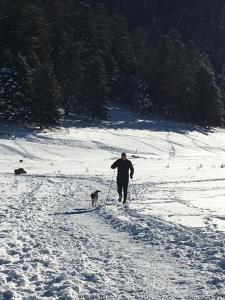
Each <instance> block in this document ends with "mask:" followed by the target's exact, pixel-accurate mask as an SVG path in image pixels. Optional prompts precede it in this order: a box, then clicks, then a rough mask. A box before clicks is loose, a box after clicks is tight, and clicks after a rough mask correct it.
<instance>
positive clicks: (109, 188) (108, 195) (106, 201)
mask: <svg viewBox="0 0 225 300" xmlns="http://www.w3.org/2000/svg"><path fill="white" fill-rule="evenodd" d="M115 171H116V170H114V172H113V176H112V180H111V183H110V187H109V192H108V195H107V199H106V201H105V202H104V205H105V203H106V202H108V200H109V194H110V191H111V188H112V183H113V179H114V176H115Z"/></svg>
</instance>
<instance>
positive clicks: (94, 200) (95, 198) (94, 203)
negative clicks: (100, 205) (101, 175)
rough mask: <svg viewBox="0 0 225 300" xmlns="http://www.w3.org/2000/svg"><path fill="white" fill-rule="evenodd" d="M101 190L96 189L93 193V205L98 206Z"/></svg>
mask: <svg viewBox="0 0 225 300" xmlns="http://www.w3.org/2000/svg"><path fill="white" fill-rule="evenodd" d="M100 192H101V191H95V192H94V193H92V194H91V205H92V207H96V206H97V202H98V193H100Z"/></svg>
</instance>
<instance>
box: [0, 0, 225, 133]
mask: <svg viewBox="0 0 225 300" xmlns="http://www.w3.org/2000/svg"><path fill="white" fill-rule="evenodd" d="M106 2H107V1H106ZM106 2H104V3H103V4H102V3H100V4H96V3H95V5H94V6H93V5H90V4H88V3H87V1H83V2H79V1H72V0H64V1H63V0H45V1H41V0H34V1H29V0H20V1H16V0H0V113H1V118H2V119H5V120H11V121H16V122H22V123H34V124H38V125H40V127H42V128H43V127H45V126H52V125H56V124H57V123H58V121H59V118H60V114H61V113H62V112H63V113H65V114H69V113H70V112H77V113H80V114H86V115H89V116H91V117H92V118H95V117H97V118H107V105H108V104H109V102H110V101H114V100H117V101H120V102H123V103H127V104H129V105H130V106H132V107H133V108H135V109H136V110H139V111H142V112H144V113H151V112H158V113H160V114H163V115H166V116H169V117H173V118H178V119H182V120H186V121H193V122H196V123H199V124H202V125H213V126H214V125H215V126H217V125H219V126H220V125H222V124H223V116H224V96H223V94H224V90H225V88H224V87H223V78H222V77H221V78H220V81H219V84H218V81H216V76H215V72H214V69H213V67H212V65H211V64H210V62H209V60H208V59H207V58H206V57H205V56H204V55H202V54H201V53H200V52H199V50H198V49H199V48H198V47H197V45H195V44H193V43H191V42H187V41H186V40H185V39H184V38H183V36H181V35H179V34H178V31H179V28H177V31H174V30H170V31H169V32H168V34H164V33H163V34H159V35H158V37H157V38H154V41H153V39H152V40H151V38H150V34H149V32H150V30H151V28H149V29H148V30H146V28H144V27H145V26H139V23H140V25H142V24H141V22H139V21H137V22H136V24H131V22H129V16H127V17H128V19H127V18H126V17H125V16H124V15H125V13H123V14H124V15H122V10H119V11H118V12H117V13H112V10H111V9H110V10H109V11H108V10H107V8H106V7H107V6H105V5H104V4H107V3H106ZM93 3H94V1H93V2H92V4H93ZM127 5H128V4H127ZM127 9H129V5H128V6H127Z"/></svg>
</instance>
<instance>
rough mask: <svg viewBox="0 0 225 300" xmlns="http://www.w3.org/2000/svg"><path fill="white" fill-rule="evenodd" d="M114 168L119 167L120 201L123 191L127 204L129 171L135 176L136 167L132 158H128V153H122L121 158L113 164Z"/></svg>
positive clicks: (118, 185) (124, 201)
mask: <svg viewBox="0 0 225 300" xmlns="http://www.w3.org/2000/svg"><path fill="white" fill-rule="evenodd" d="M111 168H112V169H116V168H117V169H118V173H117V188H118V194H119V202H121V201H122V192H123V196H124V198H123V204H126V201H127V188H128V183H129V171H130V178H131V179H132V178H133V175H134V168H133V165H132V163H131V161H130V160H128V159H127V155H126V153H122V154H121V158H120V159H118V160H117V161H115V162H114V163H113V164H112V166H111Z"/></svg>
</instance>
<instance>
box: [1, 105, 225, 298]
mask: <svg viewBox="0 0 225 300" xmlns="http://www.w3.org/2000/svg"><path fill="white" fill-rule="evenodd" d="M111 115H112V120H111V121H109V122H101V123H90V122H89V121H88V120H85V119H81V120H73V119H70V120H66V121H65V123H64V125H63V126H62V128H60V129H58V130H52V131H50V130H49V131H46V132H44V133H40V132H32V131H29V130H26V129H21V128H17V127H12V126H6V125H4V126H3V125H1V129H0V131H2V132H3V131H4V132H9V135H10V136H9V138H5V139H3V138H2V139H0V164H1V172H0V191H1V211H0V247H1V248H0V299H156V300H158V299H224V298H225V289H224V287H223V286H224V282H225V261H224V260H223V257H225V254H224V250H225V248H224V231H225V201H224V199H223V198H224V195H225V182H224V180H225V169H224V168H223V167H224V165H223V164H225V131H224V130H222V129H214V130H213V131H211V132H207V131H204V130H203V129H201V128H193V127H191V126H188V125H183V124H175V123H173V122H168V121H163V120H159V119H151V120H149V119H147V118H143V117H141V116H138V115H136V114H134V113H131V112H128V111H126V110H125V109H123V108H121V107H112V108H111ZM123 151H126V152H127V153H128V155H129V158H130V159H131V160H132V161H133V163H134V166H135V180H134V182H132V183H131V185H130V193H129V200H130V203H129V208H127V209H126V210H125V209H123V208H121V207H118V206H116V205H115V204H116V200H117V194H116V185H115V180H114V182H113V188H112V191H111V192H110V195H109V199H108V201H107V203H106V206H105V207H104V208H99V209H97V210H93V209H91V208H90V199H89V198H90V193H91V192H92V191H94V190H95V189H100V190H101V191H102V192H101V195H100V202H102V203H103V202H104V201H105V200H106V199H107V194H108V188H109V185H110V181H111V178H112V175H113V171H112V170H111V169H110V165H111V164H112V162H113V161H114V160H115V159H117V158H118V156H119V155H120V153H121V152H123ZM20 159H23V160H24V162H23V163H19V160H20ZM16 167H24V168H25V169H26V170H27V172H28V175H26V176H21V177H15V176H14V175H13V174H12V173H13V170H14V168H16Z"/></svg>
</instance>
